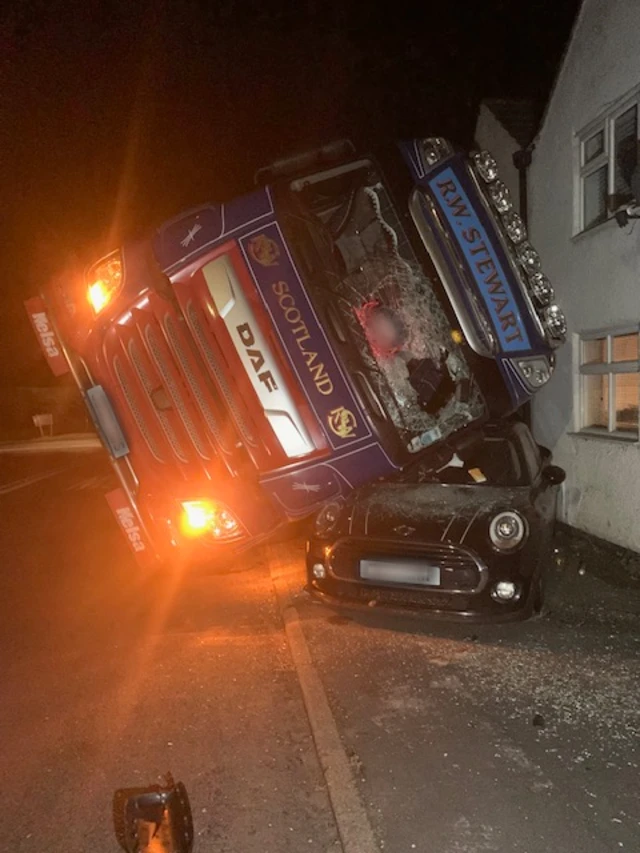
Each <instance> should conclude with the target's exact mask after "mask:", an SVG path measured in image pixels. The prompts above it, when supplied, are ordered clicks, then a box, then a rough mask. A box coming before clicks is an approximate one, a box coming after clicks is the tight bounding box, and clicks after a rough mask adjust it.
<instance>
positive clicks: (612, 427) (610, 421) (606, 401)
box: [579, 326, 640, 441]
mask: <svg viewBox="0 0 640 853" xmlns="http://www.w3.org/2000/svg"><path fill="white" fill-rule="evenodd" d="M638 340H639V335H638V326H635V327H626V328H621V329H613V330H606V331H598V332H589V333H585V334H583V335H581V336H580V375H579V381H580V430H581V432H586V433H593V434H598V435H609V436H611V437H614V438H621V439H634V440H636V441H637V440H638V397H639V389H640V381H639V380H640V372H639V362H638Z"/></svg>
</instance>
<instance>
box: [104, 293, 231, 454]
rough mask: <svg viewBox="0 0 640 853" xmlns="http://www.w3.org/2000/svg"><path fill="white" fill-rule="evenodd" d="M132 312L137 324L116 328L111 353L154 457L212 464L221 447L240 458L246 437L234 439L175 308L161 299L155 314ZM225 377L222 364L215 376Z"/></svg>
mask: <svg viewBox="0 0 640 853" xmlns="http://www.w3.org/2000/svg"><path fill="white" fill-rule="evenodd" d="M132 314H133V320H134V322H133V323H132V324H114V325H113V326H112V327H111V330H110V335H109V337H108V339H107V340H108V345H107V351H108V352H109V351H110V352H111V353H112V358H111V362H112V366H113V371H114V374H115V377H116V380H117V382H118V384H119V386H120V390H121V392H122V396H123V398H124V400H125V401H126V404H127V406H128V408H129V411H130V413H131V416H132V418H133V420H134V422H135V424H136V426H137V428H138V431H139V433H140V435H141V437H142V439H143V440H144V443H145V444H146V446H147V448H148V450H149V452H150V453H151V455H152V456H153V457H154V458H155V459H156V460H158V461H159V462H170V461H178V462H180V463H183V464H186V463H189V462H192V461H194V460H195V461H197V460H200V461H201V462H203V463H206V462H207V461H210V460H211V459H212V458H214V457H215V456H216V455H217V450H218V449H221V450H223V451H224V452H225V454H227V456H230V455H231V454H233V455H235V456H236V457H237V456H238V453H239V450H238V445H239V444H240V442H241V439H242V436H240V435H237V433H236V434H235V436H234V434H233V428H232V424H231V423H230V419H229V418H228V416H226V414H225V412H224V409H223V407H222V406H221V403H220V401H219V400H217V399H216V391H215V389H214V387H213V384H212V383H211V381H210V379H209V376H208V375H207V369H206V367H205V366H204V364H201V362H200V360H199V357H198V356H197V355H196V354H195V353H192V352H191V350H190V348H189V344H188V343H187V342H185V340H184V337H183V334H182V333H181V330H180V328H179V321H178V319H177V317H176V316H175V314H174V312H173V309H172V308H171V307H170V306H169V305H168V304H166V303H165V302H164V300H163V301H162V302H160V303H158V301H157V300H156V310H155V311H152V310H142V309H134V311H133V312H132ZM211 358H213V353H211ZM207 361H208V364H207V366H208V367H212V365H211V364H210V363H209V362H210V359H207ZM212 372H214V371H213V370H212ZM220 376H224V374H223V373H222V369H221V368H220V366H219V365H217V369H216V371H215V378H216V379H217V380H219V379H220ZM225 461H226V462H227V464H230V463H229V460H228V459H226V460H225Z"/></svg>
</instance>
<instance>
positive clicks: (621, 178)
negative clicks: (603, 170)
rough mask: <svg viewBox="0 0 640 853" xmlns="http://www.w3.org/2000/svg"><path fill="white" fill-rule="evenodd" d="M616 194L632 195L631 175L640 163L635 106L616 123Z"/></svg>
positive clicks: (619, 117)
mask: <svg viewBox="0 0 640 853" xmlns="http://www.w3.org/2000/svg"><path fill="white" fill-rule="evenodd" d="M613 134H614V140H615V151H616V162H615V193H616V195H618V194H619V195H622V196H625V195H628V196H630V195H631V175H632V173H633V170H634V169H635V166H636V163H637V162H638V109H637V107H636V106H635V105H634V106H633V107H631V109H628V110H627V111H626V112H624V113H622V115H620V116H618V118H617V119H616V120H615V122H614V126H613Z"/></svg>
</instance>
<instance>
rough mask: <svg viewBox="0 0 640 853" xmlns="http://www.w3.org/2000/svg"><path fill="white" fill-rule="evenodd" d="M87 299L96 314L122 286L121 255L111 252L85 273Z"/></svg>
mask: <svg viewBox="0 0 640 853" xmlns="http://www.w3.org/2000/svg"><path fill="white" fill-rule="evenodd" d="M87 281H88V282H89V284H88V285H87V300H88V302H89V304H90V305H91V307H92V308H93V313H94V314H95V315H96V316H97V315H98V314H99V313H100V312H101V311H103V310H104V309H105V308H106V307H107V305H108V304H109V303H110V302H111V301H112V299H113V298H114V297H115V296H117V294H118V293H119V292H120V290H121V288H122V255H121V254H120V252H112V253H111V254H110V255H107V257H106V258H103V259H102V260H101V261H98V263H97V264H94V266H92V267H91V269H90V270H89V272H88V273H87Z"/></svg>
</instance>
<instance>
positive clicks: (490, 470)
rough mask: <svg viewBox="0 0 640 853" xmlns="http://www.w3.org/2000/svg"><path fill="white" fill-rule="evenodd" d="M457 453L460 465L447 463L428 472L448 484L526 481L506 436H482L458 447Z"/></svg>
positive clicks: (500, 484)
mask: <svg viewBox="0 0 640 853" xmlns="http://www.w3.org/2000/svg"><path fill="white" fill-rule="evenodd" d="M456 454H457V456H458V458H459V459H460V462H461V464H460V465H447V466H446V467H445V468H442V469H441V470H439V471H436V472H433V473H432V475H431V476H432V477H434V476H435V477H437V480H438V482H440V483H447V484H450V485H454V484H456V485H457V484H460V485H463V484H464V485H474V484H475V485H479V486H482V485H486V486H521V485H524V484H525V483H527V482H529V476H528V472H525V471H523V468H522V465H521V463H520V457H519V455H518V453H517V451H516V448H515V447H514V445H513V442H511V441H509V440H508V439H506V438H502V437H495V438H487V437H484V438H482V439H480V440H479V441H476V442H474V443H473V444H471V445H467V446H465V447H460V448H459V449H458V450H457V451H456Z"/></svg>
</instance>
